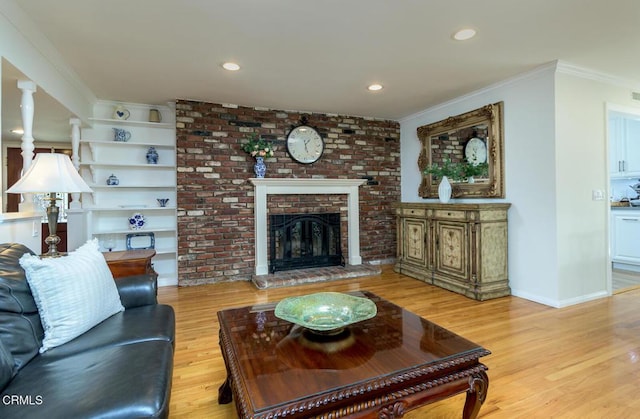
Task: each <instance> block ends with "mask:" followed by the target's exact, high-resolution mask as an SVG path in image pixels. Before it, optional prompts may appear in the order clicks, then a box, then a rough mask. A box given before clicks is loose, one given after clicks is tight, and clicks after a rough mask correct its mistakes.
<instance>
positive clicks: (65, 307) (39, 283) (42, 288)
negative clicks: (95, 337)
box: [20, 239, 124, 353]
mask: <svg viewBox="0 0 640 419" xmlns="http://www.w3.org/2000/svg"><path fill="white" fill-rule="evenodd" d="M98 248H99V247H98V240H97V239H93V240H90V241H88V242H87V243H85V244H84V245H82V246H81V247H80V248H78V249H77V250H76V251H74V252H71V253H69V255H68V256H63V257H59V258H43V259H40V258H39V257H38V256H33V255H29V254H25V255H24V256H22V257H21V258H20V265H21V266H22V268H23V269H24V270H25V273H26V276H27V281H28V282H29V286H30V287H31V293H32V294H33V299H34V300H35V302H36V305H37V306H38V313H39V314H40V320H41V321H42V326H43V327H44V340H43V341H42V347H41V348H40V353H42V352H45V351H46V350H47V349H51V348H54V347H56V346H59V345H62V344H63V343H66V342H68V341H70V340H71V339H74V338H75V337H77V336H80V335H81V334H83V333H84V332H86V331H87V330H89V329H91V328H92V327H93V326H95V325H97V324H98V323H100V322H102V321H103V320H105V319H106V318H108V317H111V316H112V315H114V314H115V313H118V312H120V311H123V310H124V307H123V306H122V303H121V302H120V295H119V294H118V289H117V288H116V284H115V281H114V280H113V275H112V274H111V271H110V270H109V266H108V265H107V262H106V261H105V259H104V256H103V255H102V253H100V251H99V250H98Z"/></svg>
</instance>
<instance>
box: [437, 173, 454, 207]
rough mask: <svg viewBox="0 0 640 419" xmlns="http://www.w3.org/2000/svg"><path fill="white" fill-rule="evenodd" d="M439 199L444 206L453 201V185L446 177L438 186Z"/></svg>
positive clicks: (443, 177)
mask: <svg viewBox="0 0 640 419" xmlns="http://www.w3.org/2000/svg"><path fill="white" fill-rule="evenodd" d="M438 198H439V199H440V202H442V203H443V204H446V203H447V202H449V200H450V199H451V183H449V179H448V178H447V177H446V176H442V180H441V181H440V185H439V186H438Z"/></svg>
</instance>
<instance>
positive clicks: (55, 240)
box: [40, 234, 67, 258]
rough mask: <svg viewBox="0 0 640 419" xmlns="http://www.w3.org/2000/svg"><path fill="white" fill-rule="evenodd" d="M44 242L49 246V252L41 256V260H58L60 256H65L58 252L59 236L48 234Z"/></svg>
mask: <svg viewBox="0 0 640 419" xmlns="http://www.w3.org/2000/svg"><path fill="white" fill-rule="evenodd" d="M44 242H45V244H47V245H48V246H49V251H48V252H47V253H43V254H41V255H40V257H41V258H58V257H61V256H67V252H58V244H59V243H60V237H59V236H57V235H55V234H50V235H49V236H47V238H46V239H44Z"/></svg>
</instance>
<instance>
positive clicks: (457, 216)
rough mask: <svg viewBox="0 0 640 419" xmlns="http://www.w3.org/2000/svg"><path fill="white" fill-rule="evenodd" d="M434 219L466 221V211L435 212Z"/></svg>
mask: <svg viewBox="0 0 640 419" xmlns="http://www.w3.org/2000/svg"><path fill="white" fill-rule="evenodd" d="M433 216H434V218H439V219H441V220H462V221H464V220H466V211H449V210H435V211H434V212H433Z"/></svg>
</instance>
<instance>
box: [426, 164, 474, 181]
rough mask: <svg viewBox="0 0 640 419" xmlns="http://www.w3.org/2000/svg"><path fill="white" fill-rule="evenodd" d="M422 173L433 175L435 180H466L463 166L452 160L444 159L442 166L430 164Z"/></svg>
mask: <svg viewBox="0 0 640 419" xmlns="http://www.w3.org/2000/svg"><path fill="white" fill-rule="evenodd" d="M422 173H424V174H425V175H431V176H433V177H434V178H435V179H442V178H443V177H444V176H446V177H447V179H449V180H453V181H459V180H462V179H464V178H465V176H464V172H463V170H462V165H461V164H460V163H454V162H452V161H451V159H443V160H442V164H430V165H429V166H427V167H426V168H425V169H424V170H423V172H422Z"/></svg>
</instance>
